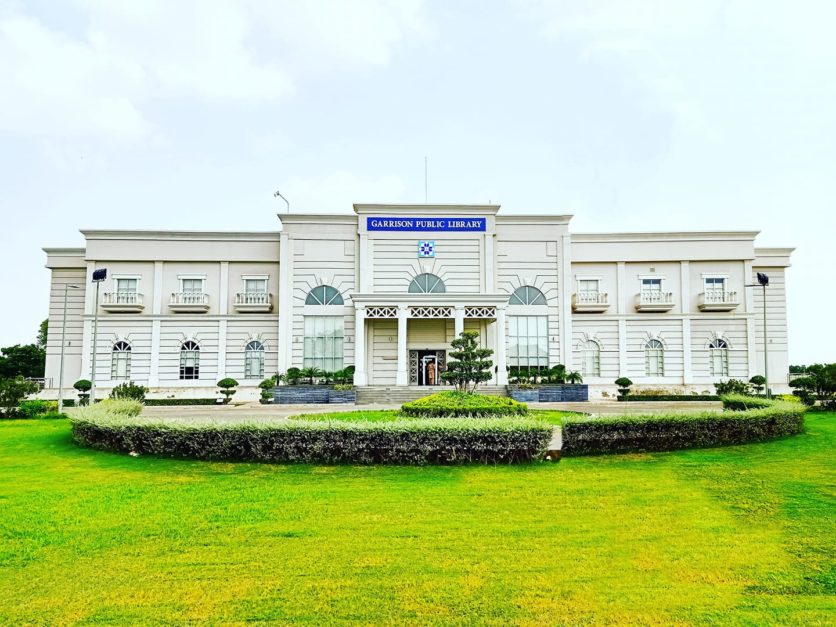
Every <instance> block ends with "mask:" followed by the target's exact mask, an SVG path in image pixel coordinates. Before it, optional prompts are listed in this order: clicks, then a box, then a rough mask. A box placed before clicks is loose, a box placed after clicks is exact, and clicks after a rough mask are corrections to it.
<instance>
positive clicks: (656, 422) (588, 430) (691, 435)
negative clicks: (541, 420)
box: [562, 401, 805, 456]
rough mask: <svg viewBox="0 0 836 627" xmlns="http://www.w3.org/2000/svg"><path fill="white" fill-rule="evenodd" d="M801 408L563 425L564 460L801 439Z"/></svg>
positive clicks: (782, 405) (774, 406) (776, 404)
mask: <svg viewBox="0 0 836 627" xmlns="http://www.w3.org/2000/svg"><path fill="white" fill-rule="evenodd" d="M804 411H805V410H804V407H803V406H801V405H800V404H798V403H786V402H781V401H772V402H770V406H769V407H766V408H763V409H750V410H747V411H735V412H714V413H701V414H670V415H653V416H620V417H612V418H609V417H608V418H598V419H593V420H590V419H588V418H587V419H585V420H584V419H580V418H574V417H567V418H564V420H563V450H562V453H563V455H566V456H572V455H596V454H602V453H632V452H642V451H671V450H676V449H683V448H696V447H706V446H722V445H728V444H743V443H746V442H758V441H761V440H768V439H772V438H777V437H781V436H786V435H794V434H796V433H800V432H801V431H803V429H804Z"/></svg>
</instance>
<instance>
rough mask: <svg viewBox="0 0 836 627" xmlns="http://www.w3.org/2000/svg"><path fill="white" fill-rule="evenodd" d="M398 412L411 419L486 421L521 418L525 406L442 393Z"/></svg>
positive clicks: (511, 401) (508, 400) (497, 398)
mask: <svg viewBox="0 0 836 627" xmlns="http://www.w3.org/2000/svg"><path fill="white" fill-rule="evenodd" d="M401 411H402V412H403V413H404V414H405V415H407V416H411V417H413V418H464V417H471V418H488V417H491V416H524V415H525V414H527V413H528V405H526V404H525V403H519V402H517V401H515V400H514V399H512V398H508V397H507V396H486V395H484V394H467V393H464V392H454V391H445V392H437V393H435V394H430V395H429V396H424V397H423V398H419V399H417V400H414V401H410V402H409V403H404V404H403V405H401Z"/></svg>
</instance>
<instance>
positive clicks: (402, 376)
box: [395, 305, 409, 385]
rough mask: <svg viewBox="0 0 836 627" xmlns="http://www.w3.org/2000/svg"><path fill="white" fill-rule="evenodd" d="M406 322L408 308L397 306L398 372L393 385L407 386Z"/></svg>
mask: <svg viewBox="0 0 836 627" xmlns="http://www.w3.org/2000/svg"><path fill="white" fill-rule="evenodd" d="M408 320H409V308H408V307H407V306H406V305H398V372H397V375H396V376H395V385H409V372H408V371H407V363H406V362H407V354H406V325H407V321H408Z"/></svg>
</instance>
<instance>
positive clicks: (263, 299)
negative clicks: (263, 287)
mask: <svg viewBox="0 0 836 627" xmlns="http://www.w3.org/2000/svg"><path fill="white" fill-rule="evenodd" d="M235 310H236V311H240V312H242V313H270V312H271V311H273V295H272V294H268V293H267V292H239V293H238V294H236V295H235Z"/></svg>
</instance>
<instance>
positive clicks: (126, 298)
mask: <svg viewBox="0 0 836 627" xmlns="http://www.w3.org/2000/svg"><path fill="white" fill-rule="evenodd" d="M138 285H139V281H138V280H137V279H116V302H117V303H119V304H133V303H135V302H136V296H137V294H136V290H137V287H138Z"/></svg>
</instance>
